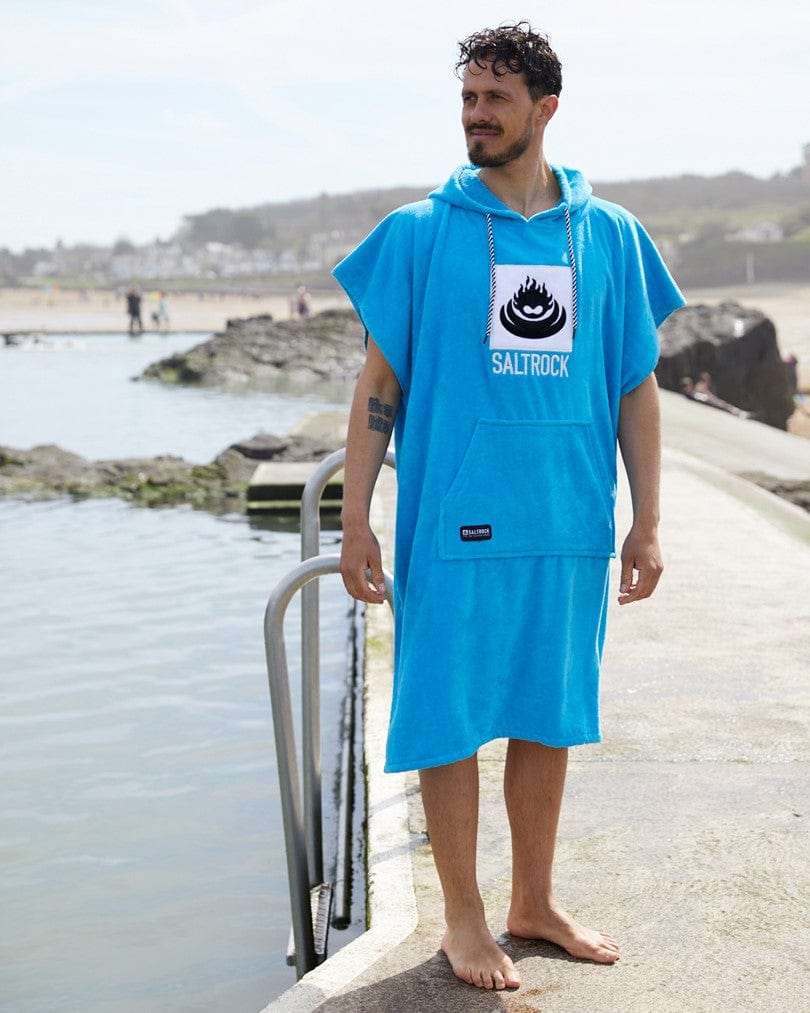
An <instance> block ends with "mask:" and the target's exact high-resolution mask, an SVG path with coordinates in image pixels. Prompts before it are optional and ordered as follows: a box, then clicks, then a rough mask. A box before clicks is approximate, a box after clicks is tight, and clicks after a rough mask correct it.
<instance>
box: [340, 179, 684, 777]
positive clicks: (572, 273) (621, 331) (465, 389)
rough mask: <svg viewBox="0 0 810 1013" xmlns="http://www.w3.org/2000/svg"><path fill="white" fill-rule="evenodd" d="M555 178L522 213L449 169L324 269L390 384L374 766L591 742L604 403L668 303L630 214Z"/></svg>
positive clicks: (674, 297)
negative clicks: (388, 687) (384, 625)
mask: <svg viewBox="0 0 810 1013" xmlns="http://www.w3.org/2000/svg"><path fill="white" fill-rule="evenodd" d="M554 172H555V175H556V176H557V179H558V181H559V184H560V189H561V192H562V199H561V201H560V202H559V203H558V204H557V206H556V207H554V208H552V209H551V210H549V211H545V212H543V213H541V214H538V215H535V216H533V217H532V218H530V219H528V220H527V219H525V218H523V217H522V216H521V215H519V214H517V213H516V212H514V211H512V210H511V209H509V208H508V207H506V206H505V205H504V204H503V203H501V202H500V201H499V200H498V199H497V198H496V197H495V196H494V194H493V193H492V192H491V191H490V190H489V189H488V188H487V187H486V186H485V185H484V184H483V183H482V182H481V181H480V180H479V178H478V174H477V171H476V170H475V169H473V168H472V167H462V168H461V169H459V170H457V171H456V173H454V175H453V176H452V177H451V179H450V180H449V181H448V183H447V184H446V185H445V186H444V187H443V188H441V189H439V190H436V191H434V192H433V193H431V194H430V195H429V197H428V198H427V199H426V200H424V201H420V202H418V203H415V204H410V205H407V206H406V207H403V208H400V209H399V210H398V211H395V212H393V213H392V214H391V215H389V216H388V217H387V218H385V219H384V220H383V221H382V222H381V223H380V225H378V226H377V228H376V229H375V230H374V231H373V232H372V233H371V234H370V235H369V236H368V238H367V239H366V240H365V241H364V242H363V243H362V244H361V245H360V246H359V247H358V248H357V249H356V250H355V251H354V252H353V253H351V254H350V255H349V256H348V257H347V258H346V259H345V260H343V261H342V262H341V263H340V264H339V265H338V266H337V267H336V269H335V272H334V274H335V277H336V278H337V280H338V281H339V282H340V284H341V285H342V286H343V287H344V289H345V290H346V292H347V294H348V295H349V298H350V299H351V301H352V303H353V305H354V307H355V309H356V310H357V313H358V315H359V316H360V319H361V321H362V322H363V324H364V326H365V328H366V330H367V332H368V333H369V334H371V335H372V336H373V338H374V340H375V342H376V343H377V345H378V346H379V347H380V350H381V351H382V354H383V355H384V356H385V358H386V359H387V361H388V362H389V364H390V365H391V367H392V369H393V370H394V372H395V373H396V376H397V378H398V380H399V383H400V386H401V388H402V402H401V406H400V409H399V412H398V414H397V418H396V423H395V438H396V457H397V478H398V503H397V535H396V550H395V551H396V559H395V563H396V565H395V581H394V583H395V588H394V592H395V595H394V601H395V607H394V613H395V649H394V688H393V700H392V710H391V724H390V728H389V736H388V750H387V758H386V770H388V771H401V770H411V769H420V768H424V767H430V766H437V765H440V764H444V763H450V762H453V761H455V760H459V759H463V758H465V757H468V756H471V755H472V754H473V753H475V751H476V750H477V749H478V748H479V747H480V746H481V745H483V744H484V743H485V742H488V741H490V740H491V739H495V738H508V737H511V738H522V739H529V740H532V741H540V742H544V743H545V744H547V745H550V746H558V747H561V746H569V745H575V744H578V743H583V742H593V741H598V740H599V738H600V731H599V711H598V681H599V664H600V660H601V654H602V646H603V643H604V632H605V616H606V606H607V570H608V559H609V557H610V556H612V555H613V554H614V542H615V532H614V521H613V512H614V503H615V496H616V438H617V427H618V416H619V402H620V399H621V397H622V396H623V395H624V394H626V393H627V392H629V391H631V390H633V389H634V388H635V387H636V386H638V384H640V383H641V382H642V381H643V380H644V379H645V378H646V377H647V376H648V375H649V374H650V372H652V370H653V368H654V367H655V364H656V362H657V358H658V342H657V334H656V329H657V327H658V326H659V325H660V324H661V322H662V321H663V320H664V319H665V318H666V317H667V316H668V315H669V314H670V313H671V312H672V311H673V310H675V309H677V308H678V307H679V306H681V305H683V298H682V296H681V294H680V292H679V291H678V289H677V287H676V285H675V283H674V281H673V280H672V278H671V277H670V275H669V272H668V271H667V269H666V267H665V266H664V264H663V262H662V260H661V258H660V256H659V255H658V252H657V251H656V249H655V247H654V246H653V243H652V241H651V240H650V238H649V236H648V235H647V234H646V232H645V231H644V229H643V228H642V226H641V225H640V224H639V223H638V222H637V221H636V220H635V219H634V218H633V217H632V216H631V215H630V214H629V213H628V212H626V211H625V210H623V209H622V208H620V207H618V206H617V205H614V204H610V203H608V202H606V201H603V200H600V199H598V198H595V197H593V196H592V192H591V188H590V186H589V185H588V183H587V182H586V181H585V180H584V178H583V177H582V176H581V175H580V174H579V173H578V172H576V171H573V170H571V169H567V168H562V167H554Z"/></svg>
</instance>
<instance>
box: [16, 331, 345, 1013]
mask: <svg viewBox="0 0 810 1013" xmlns="http://www.w3.org/2000/svg"><path fill="white" fill-rule="evenodd" d="M196 340H198V338H196V337H192V336H188V335H186V336H172V337H170V338H168V339H166V338H158V337H157V336H154V337H151V338H147V339H145V340H142V341H141V342H130V341H129V340H128V339H126V338H121V339H115V338H101V337H98V338H95V337H90V336H88V337H86V338H82V339H77V338H75V337H73V338H71V339H49V342H50V343H49V346H48V347H45V348H32V349H29V350H25V349H20V348H12V349H3V348H0V444H4V445H7V446H8V445H11V446H19V447H28V446H30V445H32V444H34V443H39V442H55V443H58V444H59V445H60V446H63V447H64V448H65V449H69V450H73V451H75V452H78V453H81V454H83V455H85V456H88V457H91V458H97V457H123V456H133V455H136V454H154V453H165V452H173V453H179V454H182V455H183V456H186V457H187V458H189V459H191V460H200V461H206V460H210V459H211V458H212V457H213V456H215V455H216V453H218V452H219V451H220V450H222V449H223V448H224V447H225V446H227V445H228V443H230V442H233V441H234V440H235V439H238V438H243V437H245V436H249V435H251V434H252V433H254V432H255V431H257V430H260V429H264V430H268V431H272V432H278V433H283V432H285V431H286V430H287V429H288V428H289V427H290V426H291V425H292V424H293V423H294V422H295V421H297V420H298V419H299V418H300V417H302V416H303V415H305V414H308V413H309V412H311V411H313V410H322V409H333V408H336V407H343V406H342V405H341V404H339V403H337V402H334V401H331V400H328V399H323V398H320V397H305V398H301V397H292V396H285V395H258V394H257V395H252V396H242V397H239V396H237V395H227V394H216V393H214V392H202V391H191V390H174V389H168V388H164V387H161V386H160V385H157V384H144V383H138V384H134V383H131V382H130V380H129V377H130V376H131V375H133V373H135V372H139V371H140V369H142V368H143V366H144V365H146V364H147V363H148V362H151V361H153V360H154V359H156V358H159V357H162V356H163V355H165V354H168V350H171V349H172V348H179V347H183V346H188V345H189V344H191V343H193V342H194V341H196ZM337 540H338V536H337V535H336V534H334V533H326V534H325V535H324V539H323V549H322V551H325V552H333V551H337ZM299 551H300V547H299V538H298V536H297V535H296V534H294V533H291V532H278V531H271V530H268V529H267V528H266V527H265V526H262V525H260V524H256V523H253V524H252V523H250V522H249V521H248V519H247V518H246V517H244V516H242V515H228V516H224V517H216V516H213V515H211V514H208V513H205V512H201V511H194V510H191V509H189V508H187V507H175V508H167V509H160V510H149V509H144V508H139V507H135V506H132V505H129V504H125V503H123V502H121V501H118V500H88V501H84V502H72V501H70V500H66V499H58V500H53V501H47V502H21V501H18V500H5V501H3V500H0V689H1V691H2V700H3V705H2V710H0V771H2V774H1V775H0V776H1V778H2V790H1V791H0V921H1V922H2V932H0V950H1V951H2V952H1V953H0V1008H2V1009H4V1010H15V1011H35V1010H36V1011H40V1010H43V1009H57V1008H58V1009H61V1010H76V1011H79V1010H81V1011H82V1013H96V1011H102V1010H104V1011H107V1010H110V1011H112V1010H115V1011H121V1013H127V1011H133V1013H134V1011H144V1013H146V1011H149V1013H154V1011H163V1010H165V1011H180V1010H183V1011H186V1010H212V1011H214V1010H223V1011H233V1013H239V1011H243V1010H244V1011H251V1010H257V1009H259V1008H261V1006H262V1005H264V1003H266V1002H267V1001H269V1000H270V999H271V998H272V997H273V996H274V995H277V994H278V993H279V992H281V991H282V990H283V989H285V988H286V987H288V986H289V985H291V984H292V983H293V981H294V974H293V971H292V970H291V969H290V968H288V967H287V965H286V962H285V950H286V943H287V936H288V932H289V924H290V916H289V901H288V889H287V879H286V865H285V857H284V840H283V833H282V826H281V818H280V805H279V798H278V782H277V773H276V765H275V753H274V746H273V739H272V722H271V712H270V703H269V695H268V689H267V677H266V668H265V660H264V647H263V639H262V618H263V612H264V607H265V605H266V602H267V598H268V596H269V594H270V592H271V590H272V589H273V587H274V586H275V584H276V583H277V581H278V580H279V579H280V578H281V577H282V576H283V575H284V574H285V573H286V572H288V570H290V569H291V568H292V567H293V566H294V565H295V563H296V562H297V560H298V557H299ZM339 583H340V582H339V578H337V577H327V578H325V579H324V580H323V581H322V591H321V603H322V634H323V635H322V648H321V654H322V662H323V683H322V693H323V702H322V708H323V714H322V724H323V732H324V796H325V802H324V804H325V809H326V813H327V820H326V826H325V830H324V835H325V844H326V848H327V850H328V851H330V850H331V849H332V847H333V844H332V840H333V834H334V816H333V813H331V812H330V799H331V781H332V777H333V772H334V769H335V765H336V757H337V753H338V748H339V746H338V726H339V715H340V710H341V701H342V696H343V680H344V676H345V653H346V640H347V635H348V631H347V620H346V614H347V598H346V595H345V593H344V592H343V590H342V588H341V587H340V586H339ZM297 624H298V608H297V602H295V603H294V604H293V606H291V609H290V614H289V616H288V619H287V631H288V638H287V639H288V655H289V658H290V663H291V669H292V671H293V679H295V678H296V674H297V654H298V651H297V628H298V627H297ZM293 692H294V694H295V689H294V690H293ZM294 699H295V696H294ZM353 915H354V922H353V926H352V928H351V929H350V930H348V932H349V935H351V934H354V935H356V934H357V933H358V932H359V931H361V930H362V918H363V913H362V911H360V912H358V911H356V910H355V911H354V912H353ZM339 936H340V934H339V933H335V931H334V930H333V933H332V939H331V944H332V947H333V948H334V946H335V945H339V943H340V939H339Z"/></svg>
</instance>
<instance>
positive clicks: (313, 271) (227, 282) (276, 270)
mask: <svg viewBox="0 0 810 1013" xmlns="http://www.w3.org/2000/svg"><path fill="white" fill-rule="evenodd" d="M431 189H432V186H431V185H428V184H426V185H424V186H414V187H404V186H400V187H391V188H386V189H376V190H362V191H357V192H354V193H348V194H329V193H322V194H320V195H319V196H317V197H311V198H308V199H303V200H295V201H284V202H273V203H266V204H261V205H258V206H255V207H247V208H236V209H232V208H213V209H211V210H209V211H206V212H203V213H202V214H191V215H186V216H185V217H184V219H183V223H182V225H181V226H180V227H179V228H178V230H177V231H176V233H175V234H174V235H173V236H172V237H170V238H169V239H168V240H165V241H155V242H154V243H152V244H149V245H147V246H143V247H135V246H134V245H133V244H132V243H129V242H127V241H125V240H121V241H119V242H118V243H116V244H115V246H114V247H113V248H111V249H110V248H99V247H93V248H91V247H74V248H71V249H66V248H64V247H59V248H57V249H56V250H53V251H46V250H31V251H26V252H25V253H24V254H20V255H14V254H11V253H10V252H9V251H4V250H2V249H0V284H7V285H15V284H16V285H19V284H31V285H39V284H42V283H45V282H48V281H50V282H52V283H55V284H63V285H78V286H83V287H93V286H99V287H103V286H110V285H119V286H120V285H125V284H133V283H136V284H141V285H146V286H148V287H157V286H158V285H160V287H163V288H168V289H180V288H183V289H187V290H188V289H218V290H223V289H229V290H233V289H238V290H244V289H245V288H246V287H247V289H249V290H250V291H256V292H259V291H264V292H267V291H275V290H279V291H281V290H284V291H286V290H288V288H289V286H290V284H291V282H292V281H296V283H297V282H299V281H300V282H304V283H305V284H307V285H308V286H309V287H310V288H312V289H314V290H327V289H331V288H332V287H333V284H334V283H333V282H332V280H331V278H330V277H329V272H330V270H331V268H332V267H333V266H334V265H335V264H336V263H337V261H338V260H340V259H341V258H342V257H343V256H344V255H345V254H346V252H347V251H348V250H350V249H352V247H353V246H355V245H356V244H357V242H359V240H360V239H362V238H363V236H365V235H366V234H367V233H368V232H369V231H370V230H371V229H372V228H374V226H375V225H376V224H377V223H378V222H379V221H380V219H381V218H383V217H384V216H385V215H386V214H388V213H389V212H390V211H392V210H393V209H394V208H396V207H399V206H400V205H402V204H406V203H409V202H411V201H415V200H420V199H422V198H423V197H424V196H425V195H426V194H427V193H428V192H429V191H430V190H431ZM593 189H594V192H595V194H596V195H598V196H600V197H603V198H605V199H606V200H610V201H614V202H616V203H618V204H621V205H623V206H624V207H626V208H628V209H629V210H630V211H632V212H633V213H634V214H635V215H636V216H637V217H638V218H639V219H640V220H641V221H642V222H643V223H644V225H645V226H646V227H647V229H648V230H649V232H650V233H651V235H652V237H653V239H654V240H655V242H656V243H657V245H658V247H659V249H661V251H662V253H663V255H664V257H665V259H666V260H667V262H668V263H669V264H670V265H671V266H672V268H673V269H674V270H675V273H676V275H677V277H678V280H679V281H680V282H681V283H682V284H683V285H685V286H713V285H728V284H740V283H746V282H751V281H807V280H810V167H808V166H805V167H804V168H796V169H794V170H792V171H791V172H789V173H786V174H779V175H776V176H772V177H771V178H770V179H761V178H758V177H755V176H749V175H747V174H746V173H743V172H730V173H725V174H724V175H722V176H712V177H707V176H696V175H683V176H675V177H665V178H659V179H648V180H631V181H625V182H613V183H607V182H596V183H594V184H593Z"/></svg>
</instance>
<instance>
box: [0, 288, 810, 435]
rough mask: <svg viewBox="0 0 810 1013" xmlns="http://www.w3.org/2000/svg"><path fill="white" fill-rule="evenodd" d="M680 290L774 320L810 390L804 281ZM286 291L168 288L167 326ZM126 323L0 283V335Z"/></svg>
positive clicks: (785, 351) (798, 419)
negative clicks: (222, 291) (735, 304)
mask: <svg viewBox="0 0 810 1013" xmlns="http://www.w3.org/2000/svg"><path fill="white" fill-rule="evenodd" d="M685 294H686V296H687V299H688V301H689V302H690V303H691V304H696V303H709V304H712V303H718V302H723V301H726V300H736V301H737V302H740V303H742V304H743V305H745V306H750V307H753V308H756V309H759V310H762V312H763V313H765V314H766V315H767V316H768V317H770V318H771V320H773V322H774V324H775V325H776V333H777V339H778V342H779V350H780V352H781V354H782V356H786V355H789V354H793V355H795V356H796V358H797V359H798V360H799V366H798V375H799V389H800V390H803V391H805V392H808V393H810V285H806V284H779V285H777V284H763V285H749V286H742V285H741V286H737V287H729V288H712V289H693V290H687V291H686V293H685ZM293 295H294V290H293V287H292V286H291V288H290V294H289V296H285V295H263V296H256V297H254V296H251V295H246V294H239V293H234V294H222V295H220V294H217V293H188V292H184V293H171V292H170V293H168V295H167V304H168V310H169V321H170V327H171V330H173V331H200V332H214V331H221V330H223V329H224V328H225V325H226V322H227V321H228V320H229V319H231V318H234V317H236V318H239V317H242V318H244V317H251V316H257V315H259V314H262V313H270V314H271V315H272V316H273V317H274V318H276V319H277V320H289V319H290V318H291V317H292V316H293V315H294V314H293ZM348 305H349V304H348V301H347V300H346V298H345V296H343V295H342V294H341V293H340V292H335V293H334V294H329V295H323V294H319V293H312V294H311V295H310V308H311V311H312V312H313V313H319V312H321V311H322V310H325V309H335V308H346V307H348ZM156 307H157V292H156V291H150V290H145V291H144V294H143V310H142V317H143V322H144V327H145V328H146V329H147V330H155V329H156V328H154V326H153V325H152V320H151V312H152V310H153V309H154V308H156ZM126 328H127V314H126V303H125V300H124V298H123V296H122V295H117V294H116V293H115V292H110V291H103V290H102V291H99V290H95V291H94V290H91V291H83V292H80V291H75V290H70V289H51V290H49V291H48V290H45V289H30V288H29V289H23V288H0V334H5V333H9V332H31V333H34V334H36V333H40V334H43V335H46V334H64V333H70V332H77V333H92V332H119V333H120V332H124V331H126ZM790 430H791V432H793V433H796V434H798V435H800V436H806V437H810V397H808V398H806V399H805V404H804V405H803V406H800V407H799V408H798V409H797V410H796V412H795V413H794V415H793V418H792V419H791V423H790Z"/></svg>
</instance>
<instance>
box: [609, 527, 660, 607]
mask: <svg viewBox="0 0 810 1013" xmlns="http://www.w3.org/2000/svg"><path fill="white" fill-rule="evenodd" d="M621 559H622V576H621V582H620V585H619V604H620V605H629V604H630V603H631V602H634V601H641V599H642V598H649V597H650V595H651V594H652V593H653V591H654V590H655V588H656V587H657V585H658V581H659V579H660V577H661V574H662V572H663V570H664V564H663V562H662V561H661V549H660V547H659V545H658V537H657V535H656V534H654V533H651V532H650V531H641V530H639V529H637V528H636V527H635V525H634V526H633V527H632V528H631V529H630V533H629V534H628V536H627V538H625V540H624V545H623V546H622V556H621Z"/></svg>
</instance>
